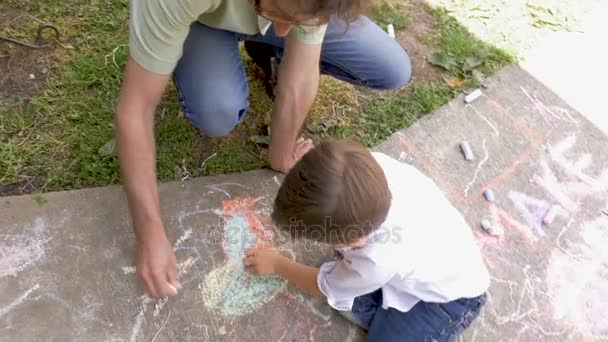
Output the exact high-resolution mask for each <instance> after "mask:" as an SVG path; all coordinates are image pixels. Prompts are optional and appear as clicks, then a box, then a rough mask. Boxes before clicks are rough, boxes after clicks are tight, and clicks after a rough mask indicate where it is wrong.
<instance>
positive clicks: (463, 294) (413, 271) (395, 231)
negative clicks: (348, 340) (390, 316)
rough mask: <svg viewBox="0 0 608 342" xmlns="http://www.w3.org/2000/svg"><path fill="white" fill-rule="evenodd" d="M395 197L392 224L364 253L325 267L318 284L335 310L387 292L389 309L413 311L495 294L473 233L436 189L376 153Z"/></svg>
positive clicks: (351, 252) (345, 251) (349, 251)
mask: <svg viewBox="0 0 608 342" xmlns="http://www.w3.org/2000/svg"><path fill="white" fill-rule="evenodd" d="M372 154H373V156H374V158H376V161H377V162H378V163H379V164H380V166H381V167H382V170H383V171H384V173H385V176H386V178H387V181H388V185H389V189H390V191H391V194H392V201H391V208H390V210H389V213H388V216H387V218H386V220H385V222H384V224H383V225H382V226H381V227H380V228H379V229H378V230H376V231H374V232H373V233H372V234H370V235H369V236H368V237H367V243H366V245H365V246H364V247H359V248H338V251H340V252H341V254H342V256H343V258H342V259H341V260H339V261H332V262H327V263H324V264H323V265H322V266H321V269H320V272H319V276H318V278H317V284H318V286H319V289H320V290H321V292H322V293H323V294H324V295H325V296H326V297H327V301H328V303H329V305H331V306H332V307H333V308H334V309H336V310H340V311H348V310H350V309H351V307H352V305H353V301H354V299H355V298H356V297H358V296H361V295H364V294H367V293H370V292H373V291H376V290H378V289H382V307H383V308H384V309H388V308H394V309H397V310H399V311H402V312H407V311H409V310H410V309H411V308H412V307H413V306H414V305H416V303H418V302H419V301H421V300H422V301H425V302H434V303H446V302H450V301H453V300H456V299H459V298H473V297H477V296H479V295H481V294H483V293H484V292H486V291H487V289H488V287H489V285H490V276H489V274H488V270H487V268H486V266H485V264H484V262H483V260H482V257H481V253H480V251H479V248H478V246H477V244H476V242H475V239H474V237H473V233H472V232H471V229H470V227H469V226H468V224H467V223H466V221H465V220H464V218H463V217H462V215H461V214H460V212H458V210H456V208H454V206H452V204H451V203H450V202H449V201H448V200H447V198H446V197H445V196H444V194H443V192H442V191H441V190H440V189H439V187H437V185H435V183H434V182H433V181H432V180H431V179H430V178H428V177H427V176H425V175H424V174H423V173H422V172H420V171H418V170H417V169H416V168H414V167H413V166H410V165H408V164H404V163H401V162H399V161H397V160H395V159H392V158H390V157H388V156H387V155H384V154H381V153H377V152H374V153H372Z"/></svg>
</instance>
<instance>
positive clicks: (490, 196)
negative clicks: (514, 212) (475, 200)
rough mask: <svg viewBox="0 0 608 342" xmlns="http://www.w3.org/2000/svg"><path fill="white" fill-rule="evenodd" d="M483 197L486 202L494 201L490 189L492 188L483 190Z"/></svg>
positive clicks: (492, 192)
mask: <svg viewBox="0 0 608 342" xmlns="http://www.w3.org/2000/svg"><path fill="white" fill-rule="evenodd" d="M483 197H485V198H486V201H488V202H494V191H492V189H487V190H486V191H484V192H483Z"/></svg>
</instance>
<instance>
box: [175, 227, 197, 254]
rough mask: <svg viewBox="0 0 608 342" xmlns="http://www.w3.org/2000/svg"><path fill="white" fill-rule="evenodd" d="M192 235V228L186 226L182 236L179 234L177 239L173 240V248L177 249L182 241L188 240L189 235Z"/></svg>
mask: <svg viewBox="0 0 608 342" xmlns="http://www.w3.org/2000/svg"><path fill="white" fill-rule="evenodd" d="M191 235H192V229H191V228H188V229H186V230H185V231H184V234H182V236H180V237H179V238H178V239H177V241H175V245H174V246H173V250H177V249H178V248H179V247H180V246H181V245H182V243H184V241H186V240H188V239H189V238H190V236H191Z"/></svg>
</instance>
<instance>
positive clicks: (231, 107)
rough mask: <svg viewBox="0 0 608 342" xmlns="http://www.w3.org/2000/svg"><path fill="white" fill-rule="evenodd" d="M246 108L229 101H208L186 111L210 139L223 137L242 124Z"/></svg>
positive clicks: (189, 107)
mask: <svg viewBox="0 0 608 342" xmlns="http://www.w3.org/2000/svg"><path fill="white" fill-rule="evenodd" d="M224 97H227V96H224ZM218 100H219V101H218ZM186 106H187V104H186ZM246 107H247V106H238V105H236V104H235V103H231V102H230V101H229V99H207V101H204V103H203V102H202V103H199V104H197V105H195V106H188V107H187V108H185V111H186V115H187V116H188V118H189V119H190V120H191V121H192V123H193V124H194V126H195V127H196V128H197V129H199V130H200V131H201V133H203V134H204V135H206V136H209V137H221V136H224V135H227V134H228V133H230V132H231V131H232V130H233V129H234V127H236V125H238V124H239V122H241V119H242V118H243V116H244V115H245V113H246V111H247V108H246Z"/></svg>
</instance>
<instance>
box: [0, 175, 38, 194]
mask: <svg viewBox="0 0 608 342" xmlns="http://www.w3.org/2000/svg"><path fill="white" fill-rule="evenodd" d="M23 178H25V179H24V180H22V181H20V182H18V183H14V184H7V185H0V197H3V196H18V195H25V194H31V193H33V192H34V191H36V190H38V189H39V187H40V184H39V182H38V181H37V180H36V179H35V178H33V177H27V178H26V177H23Z"/></svg>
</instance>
